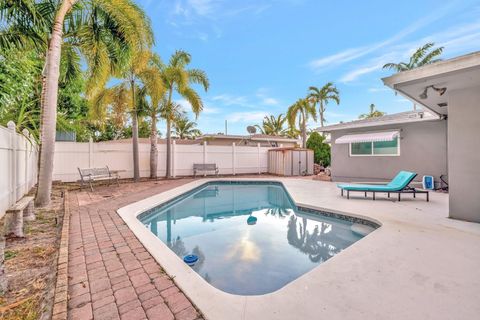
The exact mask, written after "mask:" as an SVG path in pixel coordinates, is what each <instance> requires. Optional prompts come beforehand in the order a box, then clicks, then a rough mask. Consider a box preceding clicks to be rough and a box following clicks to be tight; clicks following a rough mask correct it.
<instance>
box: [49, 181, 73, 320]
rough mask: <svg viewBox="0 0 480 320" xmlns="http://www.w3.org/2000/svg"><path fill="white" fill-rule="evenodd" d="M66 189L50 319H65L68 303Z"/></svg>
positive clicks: (68, 213)
mask: <svg viewBox="0 0 480 320" xmlns="http://www.w3.org/2000/svg"><path fill="white" fill-rule="evenodd" d="M68 200H69V193H68V190H65V191H64V194H63V223H62V232H61V238H60V247H59V250H58V260H57V283H56V285H55V296H54V300H53V312H52V320H66V319H67V303H68V241H69V229H70V208H69V206H68Z"/></svg>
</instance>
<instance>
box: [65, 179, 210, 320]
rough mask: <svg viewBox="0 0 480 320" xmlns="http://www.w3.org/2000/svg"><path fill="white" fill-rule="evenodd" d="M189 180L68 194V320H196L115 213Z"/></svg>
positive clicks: (182, 297)
mask: <svg viewBox="0 0 480 320" xmlns="http://www.w3.org/2000/svg"><path fill="white" fill-rule="evenodd" d="M190 181H192V180H191V179H182V180H173V181H158V182H140V183H136V184H134V183H128V184H121V185H120V187H116V186H112V187H106V186H104V187H97V188H95V192H93V193H91V192H87V191H77V192H71V193H70V201H69V205H70V210H71V221H70V242H69V266H68V275H69V286H68V295H69V301H68V318H69V319H72V320H73V319H82V320H83V319H105V320H106V319H128V320H136V319H162V320H168V319H177V320H194V319H201V315H200V313H199V312H198V311H197V310H196V309H195V308H194V306H193V305H192V304H191V302H190V301H189V300H188V299H187V298H186V296H185V295H184V294H183V293H182V292H181V291H180V290H179V289H178V288H177V287H176V286H175V284H174V282H173V281H172V280H171V279H170V278H169V277H168V276H167V275H166V274H165V273H164V272H163V270H162V268H161V267H160V266H159V265H158V264H157V262H156V261H155V260H154V259H153V258H152V256H151V255H150V254H149V253H148V252H147V251H146V250H145V248H144V247H143V245H142V244H141V243H140V242H139V241H138V239H137V238H136V237H135V235H134V234H133V233H132V232H131V231H130V229H129V228H128V227H127V225H126V224H125V223H124V222H123V220H122V219H121V218H120V216H119V215H118V214H117V213H116V209H118V208H120V207H123V206H125V205H127V204H129V203H132V202H135V201H138V200H140V199H143V198H145V197H148V196H151V195H154V194H156V193H160V192H162V191H165V190H168V189H170V188H173V187H176V186H179V185H182V184H185V183H188V182H190Z"/></svg>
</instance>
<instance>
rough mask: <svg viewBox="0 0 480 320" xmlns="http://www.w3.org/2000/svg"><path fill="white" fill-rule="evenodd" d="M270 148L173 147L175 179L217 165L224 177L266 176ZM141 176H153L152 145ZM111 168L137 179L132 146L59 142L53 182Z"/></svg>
mask: <svg viewBox="0 0 480 320" xmlns="http://www.w3.org/2000/svg"><path fill="white" fill-rule="evenodd" d="M166 148H167V146H166V145H165V144H158V168H157V175H158V176H159V177H162V176H164V175H165V171H166V169H165V167H166ZM269 149H271V148H270V147H261V146H256V147H249V146H235V145H232V146H216V145H208V144H204V145H184V144H175V143H173V144H172V175H173V176H174V177H175V176H190V175H193V164H194V163H215V164H217V166H218V168H219V173H220V174H246V173H264V172H267V171H268V150H269ZM139 160H140V161H139V164H140V176H141V177H148V176H150V144H149V143H140V144H139ZM104 166H108V167H109V168H110V169H111V170H122V172H120V177H121V178H132V177H133V157H132V145H131V144H130V143H125V142H97V143H94V142H92V141H90V142H56V144H55V158H54V165H53V167H54V170H53V179H54V180H60V181H64V182H72V181H77V180H78V179H79V178H80V176H79V173H78V169H77V168H92V167H104Z"/></svg>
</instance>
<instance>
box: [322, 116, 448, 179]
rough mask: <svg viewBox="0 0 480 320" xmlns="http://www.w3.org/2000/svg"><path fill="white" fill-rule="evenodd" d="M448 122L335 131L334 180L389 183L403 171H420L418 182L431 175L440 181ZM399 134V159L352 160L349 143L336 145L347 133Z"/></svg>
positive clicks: (443, 168)
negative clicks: (395, 132) (396, 132)
mask: <svg viewBox="0 0 480 320" xmlns="http://www.w3.org/2000/svg"><path fill="white" fill-rule="evenodd" d="M446 122H447V121H445V120H437V121H422V122H415V123H409V124H397V125H388V126H379V127H369V128H358V129H348V130H339V131H333V132H332V133H331V134H332V140H331V141H332V149H331V150H332V151H331V152H332V165H331V170H332V180H333V181H347V182H350V181H372V182H375V181H390V180H391V179H392V178H393V176H395V174H397V172H398V171H400V170H407V171H413V172H417V173H418V176H417V178H416V179H415V180H416V181H421V179H422V176H424V175H432V176H434V177H435V180H436V181H437V182H440V180H439V178H440V175H442V174H447V123H446ZM398 129H399V130H401V131H400V155H399V156H392V157H390V156H365V157H358V156H357V157H355V156H354V157H350V155H349V145H348V144H335V140H336V139H337V138H339V137H341V136H343V135H346V134H355V133H364V132H372V131H388V130H398Z"/></svg>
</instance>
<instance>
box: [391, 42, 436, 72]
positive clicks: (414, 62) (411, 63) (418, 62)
mask: <svg viewBox="0 0 480 320" xmlns="http://www.w3.org/2000/svg"><path fill="white" fill-rule="evenodd" d="M434 45H435V43H433V42H429V43H427V44H425V45H423V46H422V47H420V48H418V49H417V50H416V51H415V52H414V53H413V54H412V56H411V57H410V59H409V60H408V62H399V63H392V62H391V63H387V64H385V65H384V66H383V69H393V70H394V71H396V72H402V71H406V70H412V69H414V68H418V67H421V66H424V65H427V64H431V63H434V62H438V61H441V60H442V59H440V58H439V56H440V55H441V54H442V52H443V47H438V48H434V49H433V46H434Z"/></svg>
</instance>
